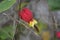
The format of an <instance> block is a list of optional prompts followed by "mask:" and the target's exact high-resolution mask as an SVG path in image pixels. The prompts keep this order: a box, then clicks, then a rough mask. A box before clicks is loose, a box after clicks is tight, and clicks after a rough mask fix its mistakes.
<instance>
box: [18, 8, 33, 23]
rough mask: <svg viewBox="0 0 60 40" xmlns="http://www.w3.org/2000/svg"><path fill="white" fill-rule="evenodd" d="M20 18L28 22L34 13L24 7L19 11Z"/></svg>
mask: <svg viewBox="0 0 60 40" xmlns="http://www.w3.org/2000/svg"><path fill="white" fill-rule="evenodd" d="M19 18H21V19H22V20H24V21H26V22H30V21H31V20H32V19H33V14H32V12H31V11H30V9H28V8H23V9H22V10H20V11H19Z"/></svg>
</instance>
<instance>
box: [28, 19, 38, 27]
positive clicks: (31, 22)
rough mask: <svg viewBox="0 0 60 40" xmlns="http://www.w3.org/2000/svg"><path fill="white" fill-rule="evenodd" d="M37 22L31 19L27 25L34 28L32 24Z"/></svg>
mask: <svg viewBox="0 0 60 40" xmlns="http://www.w3.org/2000/svg"><path fill="white" fill-rule="evenodd" d="M35 24H37V21H36V20H34V19H33V21H30V23H29V25H30V26H31V27H33V28H34V25H35Z"/></svg>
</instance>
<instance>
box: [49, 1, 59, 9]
mask: <svg viewBox="0 0 60 40" xmlns="http://www.w3.org/2000/svg"><path fill="white" fill-rule="evenodd" d="M48 5H49V8H50V10H60V0H48Z"/></svg>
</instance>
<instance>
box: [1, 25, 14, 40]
mask: <svg viewBox="0 0 60 40" xmlns="http://www.w3.org/2000/svg"><path fill="white" fill-rule="evenodd" d="M7 38H10V39H12V38H13V28H12V25H7V26H4V27H3V28H1V29H0V39H1V40H5V39H7Z"/></svg>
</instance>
